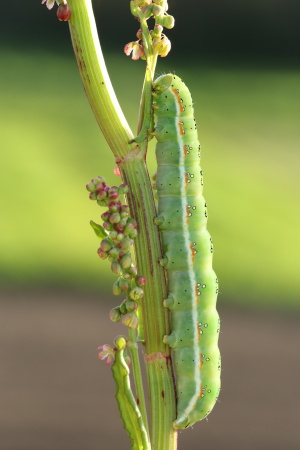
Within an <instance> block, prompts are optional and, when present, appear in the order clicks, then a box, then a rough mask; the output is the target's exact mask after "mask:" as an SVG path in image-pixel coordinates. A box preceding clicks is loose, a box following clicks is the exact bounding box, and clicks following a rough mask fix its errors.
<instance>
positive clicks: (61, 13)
mask: <svg viewBox="0 0 300 450" xmlns="http://www.w3.org/2000/svg"><path fill="white" fill-rule="evenodd" d="M71 14H72V12H71V8H70V6H69V5H68V4H61V5H59V7H58V8H57V11H56V15H57V17H58V19H59V20H60V21H67V20H70V18H71Z"/></svg>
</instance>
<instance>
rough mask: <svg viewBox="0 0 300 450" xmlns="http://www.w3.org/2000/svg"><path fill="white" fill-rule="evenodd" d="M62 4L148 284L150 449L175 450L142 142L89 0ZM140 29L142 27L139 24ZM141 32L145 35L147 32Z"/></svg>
mask: <svg viewBox="0 0 300 450" xmlns="http://www.w3.org/2000/svg"><path fill="white" fill-rule="evenodd" d="M68 3H69V5H70V7H71V9H72V17H71V20H70V21H69V25H70V33H71V38H72V43H73V48H74V52H75V57H76V61H77V64H78V68H79V72H80V75H81V79H82V83H83V86H84V89H85V92H86V95H87V97H88V100H89V102H90V105H91V107H92V110H93V112H94V115H95V117H96V120H97V122H98V124H99V127H100V129H101V131H102V133H103V135H104V137H105V139H106V140H107V142H108V144H109V146H110V148H111V150H112V152H113V154H114V155H115V157H116V162H117V164H118V165H119V167H120V170H121V174H122V178H123V180H124V182H125V183H127V184H128V185H129V186H130V193H129V194H128V204H129V207H130V211H131V215H132V216H133V217H134V218H135V219H136V221H137V223H138V236H137V238H136V240H135V254H136V262H137V267H138V270H139V272H140V273H141V274H142V275H143V276H144V277H146V278H147V280H148V282H147V284H146V285H145V289H144V291H145V296H144V299H143V300H142V302H141V310H142V318H143V327H144V331H145V351H146V357H145V359H146V370H147V377H148V383H149V394H150V414H151V418H150V419H151V446H152V449H153V450H175V449H176V446H177V443H176V432H175V430H174V429H173V428H172V422H173V420H174V419H175V416H176V406H175V388H174V379H173V372H172V365H171V356H170V348H169V347H168V346H167V345H165V344H164V343H163V336H164V335H166V334H169V332H170V329H169V328H170V327H169V318H168V313H167V310H166V309H165V308H163V306H162V304H163V299H164V298H166V297H167V287H166V279H165V274H164V270H163V268H162V267H161V266H160V265H159V264H158V260H159V259H160V258H161V256H162V250H161V242H160V237H159V233H158V230H157V227H156V226H154V224H153V219H154V217H155V215H156V210H155V204H154V199H153V194H152V188H151V182H150V179H149V175H148V171H147V167H146V163H145V155H146V151H147V139H145V140H144V141H142V142H141V144H140V145H138V144H137V142H132V140H133V138H134V136H133V134H132V132H131V130H130V128H129V126H128V124H127V121H126V119H125V117H124V115H123V113H122V110H121V108H120V106H119V104H118V101H117V99H116V96H115V93H114V91H113V88H112V85H111V82H110V79H109V76H108V73H107V70H106V66H105V62H104V59H103V55H102V51H101V47H100V44H99V41H98V35H97V30H96V24H95V20H94V16H93V11H92V5H91V0H69V1H68ZM142 26H143V27H144V26H145V23H144V22H143V23H142ZM145 33H146V34H145V35H147V31H145ZM146 39H147V38H146ZM148 44H149V45H150V39H149V42H148ZM149 52H150V50H149ZM150 53H151V52H150ZM150 53H149V54H148V55H147V58H148V60H147V63H148V67H147V73H146V81H145V87H144V94H143V100H142V109H143V111H144V112H143V113H142V114H141V115H140V117H141V118H142V119H141V120H140V123H141V122H143V126H142V131H143V132H144V131H145V130H147V129H148V127H149V124H150V117H151V109H150V106H151V82H152V78H153V73H154V68H155V62H156V56H154V55H152V56H151V54H150ZM140 127H141V126H140ZM139 131H140V130H139ZM145 137H147V136H146V135H145Z"/></svg>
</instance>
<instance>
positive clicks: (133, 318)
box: [122, 312, 139, 328]
mask: <svg viewBox="0 0 300 450" xmlns="http://www.w3.org/2000/svg"><path fill="white" fill-rule="evenodd" d="M122 323H123V324H124V325H126V326H127V327H128V328H137V327H138V324H139V319H138V317H137V315H136V314H135V313H134V312H130V313H128V314H126V315H125V316H123V318H122Z"/></svg>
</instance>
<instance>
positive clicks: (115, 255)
mask: <svg viewBox="0 0 300 450" xmlns="http://www.w3.org/2000/svg"><path fill="white" fill-rule="evenodd" d="M108 253H109V256H111V257H112V258H113V259H117V258H119V256H120V255H119V253H120V250H119V249H118V248H117V247H113V248H112V249H111V250H109V252H108Z"/></svg>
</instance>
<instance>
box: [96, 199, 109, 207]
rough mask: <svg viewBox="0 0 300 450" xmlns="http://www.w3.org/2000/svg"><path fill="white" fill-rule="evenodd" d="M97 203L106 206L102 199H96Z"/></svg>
mask: <svg viewBox="0 0 300 450" xmlns="http://www.w3.org/2000/svg"><path fill="white" fill-rule="evenodd" d="M97 203H98V205H99V206H106V205H107V202H106V201H105V200H103V199H97Z"/></svg>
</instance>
